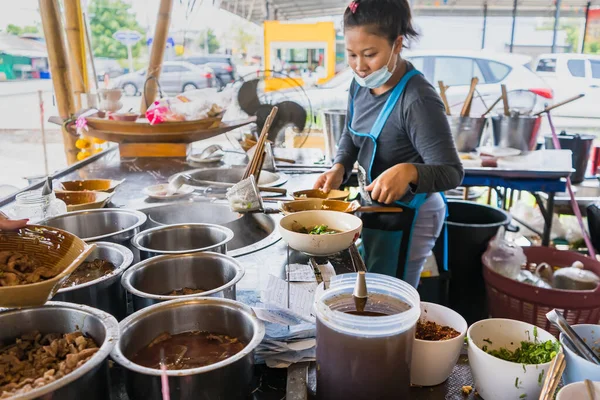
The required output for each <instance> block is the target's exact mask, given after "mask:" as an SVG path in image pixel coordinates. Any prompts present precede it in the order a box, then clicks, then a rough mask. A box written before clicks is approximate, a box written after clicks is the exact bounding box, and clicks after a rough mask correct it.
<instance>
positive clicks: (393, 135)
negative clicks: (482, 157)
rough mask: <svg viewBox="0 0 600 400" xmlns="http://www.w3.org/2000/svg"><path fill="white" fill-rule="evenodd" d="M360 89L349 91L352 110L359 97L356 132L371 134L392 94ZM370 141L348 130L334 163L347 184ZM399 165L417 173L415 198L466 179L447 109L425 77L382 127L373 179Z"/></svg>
mask: <svg viewBox="0 0 600 400" xmlns="http://www.w3.org/2000/svg"><path fill="white" fill-rule="evenodd" d="M411 69H414V67H413V66H412V65H411V64H410V63H408V68H407V71H410V70H411ZM357 86H358V85H357V83H356V82H354V81H352V84H351V85H350V90H349V98H348V102H349V103H348V105H350V102H351V101H353V100H352V97H353V94H354V93H355V92H356V95H355V96H354V113H353V116H352V122H351V123H352V125H351V126H352V129H353V130H354V131H357V132H360V133H369V132H370V130H371V127H372V126H373V123H374V122H375V120H376V119H377V116H378V115H379V112H380V111H381V110H382V109H383V106H384V104H385V102H386V100H387V99H388V97H389V96H390V94H391V92H392V90H388V91H387V92H386V93H384V94H382V95H374V94H372V93H371V91H370V90H369V89H367V88H363V87H358V88H357ZM357 90H358V91H357ZM349 108H350V107H348V109H349ZM365 140H368V141H370V140H371V139H369V138H366V137H361V136H357V135H354V134H352V133H351V132H349V131H348V128H347V127H346V128H345V129H344V132H343V134H342V138H341V139H340V143H339V145H338V152H337V155H336V158H335V161H334V162H335V163H340V164H342V165H343V166H344V168H345V177H346V178H347V177H348V176H349V174H350V171H351V170H352V167H353V165H354V163H355V162H356V160H357V158H358V156H359V151H360V148H361V146H362V145H363V143H365ZM400 163H410V164H414V165H415V167H416V168H417V171H418V174H419V180H418V184H417V186H416V187H412V188H411V189H412V192H413V193H435V192H442V191H445V190H450V189H454V188H456V187H457V186H459V185H460V183H461V182H462V179H463V176H464V171H463V167H462V163H461V162H460V158H459V157H458V153H457V151H456V147H455V145H454V140H453V138H452V133H451V132H450V126H449V124H448V121H447V119H446V114H445V110H444V104H443V103H442V101H441V99H440V97H439V95H438V94H437V92H436V90H435V89H434V88H433V86H431V84H429V82H427V80H426V79H425V78H424V77H423V76H422V75H416V76H413V77H412V78H411V79H410V80H409V81H408V83H407V85H406V87H405V89H404V92H403V93H402V95H401V96H400V99H399V100H398V102H397V103H396V105H395V107H394V110H393V111H392V114H391V115H390V117H389V119H388V120H387V122H386V124H385V125H384V127H383V131H382V132H381V135H380V136H379V139H378V141H377V152H376V155H375V159H374V162H373V168H372V178H373V179H375V178H376V177H378V176H379V175H380V174H381V173H382V172H384V171H385V170H387V169H388V168H390V167H393V166H394V165H397V164H400ZM411 197H412V194H411V193H407V195H405V196H404V197H403V198H402V200H403V201H408V200H409V198H411Z"/></svg>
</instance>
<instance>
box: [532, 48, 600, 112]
mask: <svg viewBox="0 0 600 400" xmlns="http://www.w3.org/2000/svg"><path fill="white" fill-rule="evenodd" d="M534 67H535V72H536V73H537V74H538V75H539V76H540V77H541V78H542V79H544V81H546V82H547V83H548V85H550V87H551V88H552V90H553V91H554V98H555V99H556V100H557V101H561V100H565V99H567V98H570V97H573V96H576V95H578V94H580V93H584V94H585V97H584V98H583V99H580V100H577V101H574V102H573V103H570V104H566V105H564V106H562V107H559V108H557V109H556V110H555V111H553V112H552V114H553V115H557V116H564V117H580V118H581V117H585V118H600V106H599V105H600V56H594V55H588V54H569V53H560V54H542V55H540V56H539V57H538V58H537V60H536V62H535V64H534Z"/></svg>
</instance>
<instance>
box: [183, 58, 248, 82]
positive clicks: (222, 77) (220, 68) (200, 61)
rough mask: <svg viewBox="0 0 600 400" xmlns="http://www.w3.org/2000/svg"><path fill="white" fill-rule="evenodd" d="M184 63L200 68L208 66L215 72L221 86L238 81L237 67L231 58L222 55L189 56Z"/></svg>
mask: <svg viewBox="0 0 600 400" xmlns="http://www.w3.org/2000/svg"><path fill="white" fill-rule="evenodd" d="M184 61H187V62H190V63H192V64H194V65H198V66H207V67H209V68H212V70H213V71H215V75H216V78H217V80H218V83H219V85H221V86H225V85H227V84H228V83H232V82H234V81H235V80H236V73H235V65H234V64H233V61H232V60H231V56H228V55H221V54H209V55H205V56H189V57H186V58H184Z"/></svg>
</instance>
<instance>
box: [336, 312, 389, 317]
mask: <svg viewBox="0 0 600 400" xmlns="http://www.w3.org/2000/svg"><path fill="white" fill-rule="evenodd" d="M346 314H352V315H360V316H361V317H387V316H388V315H390V314H386V313H380V312H375V311H346Z"/></svg>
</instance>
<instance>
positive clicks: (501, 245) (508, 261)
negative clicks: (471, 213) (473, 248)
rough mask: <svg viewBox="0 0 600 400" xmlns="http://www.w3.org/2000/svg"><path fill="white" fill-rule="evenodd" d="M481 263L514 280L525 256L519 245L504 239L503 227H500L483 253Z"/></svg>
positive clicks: (523, 262)
mask: <svg viewBox="0 0 600 400" xmlns="http://www.w3.org/2000/svg"><path fill="white" fill-rule="evenodd" d="M483 263H484V264H485V265H486V266H488V267H489V268H491V269H493V270H494V271H495V272H497V273H499V274H500V275H503V276H506V277H507V278H510V279H515V280H516V279H517V278H518V276H519V273H520V272H521V266H522V265H524V264H526V263H527V257H526V256H525V253H524V252H523V249H522V248H521V247H520V246H517V245H516V244H514V243H511V242H509V241H507V240H506V239H504V227H500V229H499V230H498V233H497V234H496V236H495V237H494V238H493V239H492V240H490V242H489V244H488V248H487V250H486V251H485V253H483Z"/></svg>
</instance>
